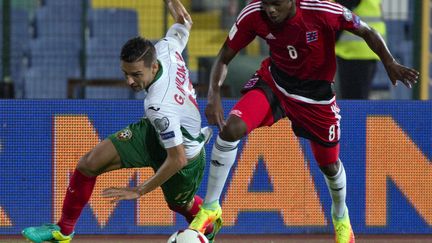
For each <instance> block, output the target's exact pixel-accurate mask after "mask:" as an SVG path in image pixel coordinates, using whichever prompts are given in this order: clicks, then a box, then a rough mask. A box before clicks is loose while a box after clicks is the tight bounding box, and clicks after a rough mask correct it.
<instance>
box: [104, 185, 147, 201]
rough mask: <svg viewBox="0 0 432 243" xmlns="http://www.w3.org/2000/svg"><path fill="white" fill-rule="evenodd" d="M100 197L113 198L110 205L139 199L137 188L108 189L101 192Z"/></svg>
mask: <svg viewBox="0 0 432 243" xmlns="http://www.w3.org/2000/svg"><path fill="white" fill-rule="evenodd" d="M102 197H106V198H114V199H113V200H111V203H116V202H118V201H120V200H132V199H137V198H139V197H141V194H140V192H139V190H138V188H137V187H124V188H118V187H110V188H107V189H105V190H103V192H102Z"/></svg>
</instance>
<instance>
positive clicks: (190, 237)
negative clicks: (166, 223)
mask: <svg viewBox="0 0 432 243" xmlns="http://www.w3.org/2000/svg"><path fill="white" fill-rule="evenodd" d="M167 243H208V240H207V238H206V237H205V236H204V235H203V234H202V233H201V232H199V231H196V230H193V229H185V230H179V231H177V232H175V233H174V234H172V235H171V236H170V238H169V239H168V241H167Z"/></svg>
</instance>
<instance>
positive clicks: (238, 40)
mask: <svg viewBox="0 0 432 243" xmlns="http://www.w3.org/2000/svg"><path fill="white" fill-rule="evenodd" d="M260 10H261V6H260V5H256V3H251V4H249V5H247V6H246V7H245V8H244V9H243V10H242V11H241V12H240V13H239V15H238V16H237V20H236V22H235V23H234V25H233V26H232V27H231V30H230V32H229V34H228V37H227V39H226V43H227V45H228V47H230V48H231V49H233V50H234V51H239V50H241V49H243V48H244V47H245V46H247V45H248V44H249V43H250V42H251V41H253V39H254V38H255V36H256V31H255V25H254V19H255V18H256V17H257V16H259V15H260Z"/></svg>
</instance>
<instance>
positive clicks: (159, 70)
mask: <svg viewBox="0 0 432 243" xmlns="http://www.w3.org/2000/svg"><path fill="white" fill-rule="evenodd" d="M157 62H158V64H159V69H158V71H157V73H156V75H155V77H154V79H153V80H152V81H151V83H150V84H149V85H148V86H147V88H146V89H145V90H146V91H148V89H149V88H150V86H152V84H154V83H155V82H156V81H157V80H158V79H159V78H160V77H161V76H162V73H163V67H162V63H161V62H160V61H159V60H157Z"/></svg>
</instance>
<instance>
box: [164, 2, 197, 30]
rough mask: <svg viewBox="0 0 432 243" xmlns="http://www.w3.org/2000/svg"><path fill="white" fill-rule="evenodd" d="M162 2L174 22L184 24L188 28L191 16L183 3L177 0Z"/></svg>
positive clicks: (190, 25) (189, 27)
mask: <svg viewBox="0 0 432 243" xmlns="http://www.w3.org/2000/svg"><path fill="white" fill-rule="evenodd" d="M164 2H165V5H166V6H167V7H168V10H169V12H170V14H171V16H172V17H173V18H174V20H175V22H176V23H179V24H182V25H184V26H186V27H187V28H188V30H190V29H191V27H192V18H191V16H190V14H189V13H188V11H187V10H186V8H185V7H184V6H183V4H182V3H181V2H180V1H179V0H164Z"/></svg>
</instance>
